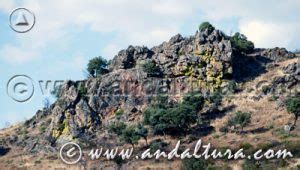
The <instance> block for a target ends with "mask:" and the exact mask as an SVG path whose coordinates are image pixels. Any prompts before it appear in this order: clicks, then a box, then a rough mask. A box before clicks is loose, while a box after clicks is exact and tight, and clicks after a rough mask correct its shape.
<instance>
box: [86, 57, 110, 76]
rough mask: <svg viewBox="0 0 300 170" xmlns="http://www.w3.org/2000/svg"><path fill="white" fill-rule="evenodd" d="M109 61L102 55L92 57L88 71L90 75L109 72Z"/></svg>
mask: <svg viewBox="0 0 300 170" xmlns="http://www.w3.org/2000/svg"><path fill="white" fill-rule="evenodd" d="M107 65H108V63H107V61H106V60H105V59H103V58H102V57H101V56H100V57H95V58H93V59H91V60H90V61H89V63H88V65H87V71H88V72H89V74H90V75H92V76H93V77H95V76H96V75H101V74H105V73H107V72H108V70H107Z"/></svg>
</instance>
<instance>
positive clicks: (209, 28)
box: [199, 22, 215, 33]
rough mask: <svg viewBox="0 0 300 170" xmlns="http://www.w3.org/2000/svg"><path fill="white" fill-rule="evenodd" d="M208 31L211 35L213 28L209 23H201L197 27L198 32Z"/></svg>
mask: <svg viewBox="0 0 300 170" xmlns="http://www.w3.org/2000/svg"><path fill="white" fill-rule="evenodd" d="M206 29H208V32H209V33H211V32H212V31H213V30H214V29H215V28H214V27H213V26H212V25H211V24H210V23H209V22H202V23H201V24H200V25H199V31H201V32H203V31H205V30H206Z"/></svg>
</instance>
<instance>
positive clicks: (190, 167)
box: [182, 158, 209, 170]
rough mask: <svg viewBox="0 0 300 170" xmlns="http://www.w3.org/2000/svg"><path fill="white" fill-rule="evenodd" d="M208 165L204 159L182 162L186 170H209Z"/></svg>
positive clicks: (191, 159)
mask: <svg viewBox="0 0 300 170" xmlns="http://www.w3.org/2000/svg"><path fill="white" fill-rule="evenodd" d="M208 165H209V164H208V163H207V162H206V161H205V160H203V159H196V158H190V159H184V160H183V162H182V169H184V170H194V169H199V170H201V169H203V170H204V169H207V167H208Z"/></svg>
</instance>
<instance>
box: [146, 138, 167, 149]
mask: <svg viewBox="0 0 300 170" xmlns="http://www.w3.org/2000/svg"><path fill="white" fill-rule="evenodd" d="M168 145H169V144H168V143H166V142H164V141H163V140H161V139H156V140H154V141H152V142H151V143H150V151H151V152H155V151H157V150H158V149H160V150H162V151H163V150H165V149H166V148H167V146H168Z"/></svg>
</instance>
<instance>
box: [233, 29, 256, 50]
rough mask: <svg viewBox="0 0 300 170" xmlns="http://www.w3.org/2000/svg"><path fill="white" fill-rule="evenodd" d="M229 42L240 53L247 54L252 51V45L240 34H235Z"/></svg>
mask: <svg viewBox="0 0 300 170" xmlns="http://www.w3.org/2000/svg"><path fill="white" fill-rule="evenodd" d="M230 41H231V43H232V45H233V47H234V48H236V49H237V50H238V51H240V52H245V53H249V52H252V51H253V49H254V44H253V42H251V41H248V40H247V37H246V36H245V35H243V34H240V33H238V32H237V33H235V34H234V35H233V36H232V37H231V38H230Z"/></svg>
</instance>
